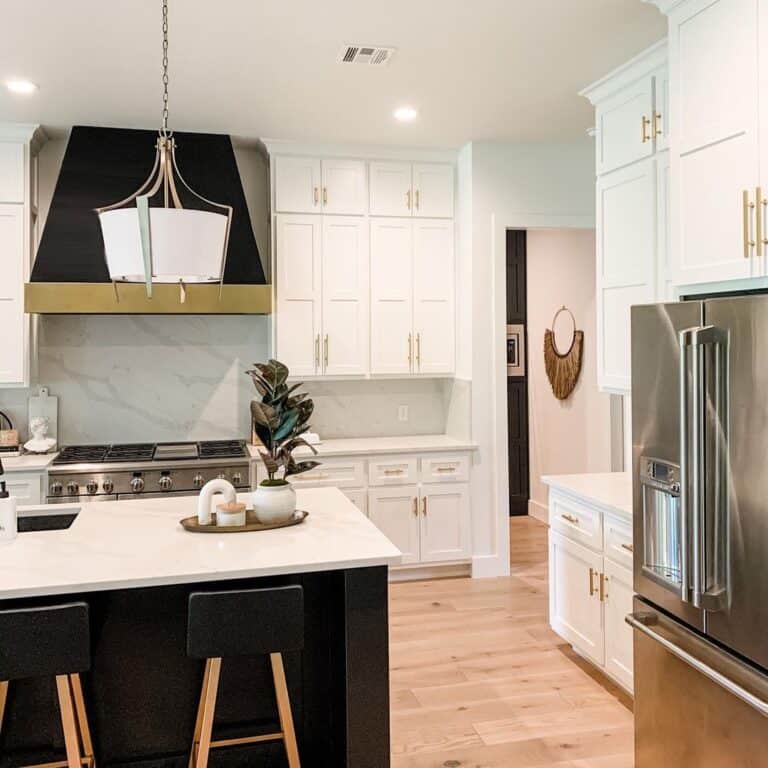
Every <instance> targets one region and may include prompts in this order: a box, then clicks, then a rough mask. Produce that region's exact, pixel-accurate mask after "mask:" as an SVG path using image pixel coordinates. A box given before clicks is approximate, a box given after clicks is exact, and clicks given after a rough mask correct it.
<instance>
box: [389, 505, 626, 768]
mask: <svg viewBox="0 0 768 768" xmlns="http://www.w3.org/2000/svg"><path fill="white" fill-rule="evenodd" d="M510 536H511V544H512V547H511V549H512V554H511V559H512V575H511V576H510V577H509V578H499V579H481V580H471V579H446V580H438V581H420V582H409V583H403V584H393V585H392V586H391V591H390V597H391V600H390V611H391V613H390V627H391V629H390V640H391V670H392V671H391V686H392V768H534V767H542V768H543V767H544V766H553V768H632V766H633V756H632V749H633V728H632V711H631V699H630V698H629V697H628V696H627V695H626V694H625V693H623V692H622V691H621V690H620V689H619V688H618V687H617V686H615V685H613V684H612V683H611V682H610V681H609V680H608V679H607V678H605V677H603V676H602V675H600V674H599V673H598V672H597V671H596V670H595V669H594V668H593V667H592V666H590V665H588V664H587V663H586V662H583V661H582V660H581V659H580V658H579V657H578V656H576V654H574V652H573V651H572V650H571V648H570V646H569V645H567V644H565V643H564V642H563V641H562V640H561V639H560V638H559V637H558V636H557V635H555V634H554V633H553V632H552V630H551V629H550V628H549V625H548V623H547V526H546V525H544V524H542V523H540V522H539V521H537V520H535V519H533V518H530V517H516V518H511V519H510Z"/></svg>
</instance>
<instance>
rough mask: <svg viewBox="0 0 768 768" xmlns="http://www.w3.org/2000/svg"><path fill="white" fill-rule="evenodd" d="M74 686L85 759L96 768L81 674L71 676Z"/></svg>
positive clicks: (90, 767) (70, 679) (89, 767)
mask: <svg viewBox="0 0 768 768" xmlns="http://www.w3.org/2000/svg"><path fill="white" fill-rule="evenodd" d="M69 683H70V685H71V686H72V697H73V698H74V700H75V714H76V715H77V726H78V730H79V731H80V742H81V743H82V745H83V752H84V753H85V754H84V755H83V757H84V758H86V759H87V760H88V768H96V758H95V757H94V756H93V741H92V740H91V728H90V726H89V724H88V715H87V713H86V711H85V699H84V698H83V684H82V681H81V680H80V675H79V674H74V675H70V676H69Z"/></svg>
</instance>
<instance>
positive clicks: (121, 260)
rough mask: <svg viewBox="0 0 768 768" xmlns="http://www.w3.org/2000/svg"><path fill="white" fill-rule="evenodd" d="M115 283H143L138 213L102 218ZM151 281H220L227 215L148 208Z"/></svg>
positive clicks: (117, 213)
mask: <svg viewBox="0 0 768 768" xmlns="http://www.w3.org/2000/svg"><path fill="white" fill-rule="evenodd" d="M99 221H100V222H101V233H102V235H103V237H104V250H105V253H106V257H107V268H108V269H109V276H110V278H111V279H112V280H117V281H126V282H131V283H143V282H145V280H146V276H145V274H144V257H143V255H142V251H141V233H140V229H139V213H138V210H137V209H136V208H121V209H117V210H113V211H105V212H103V213H100V214H99ZM149 229H150V242H151V245H152V282H155V283H178V282H179V281H183V282H185V283H217V282H219V280H221V277H222V271H223V269H224V244H225V242H226V237H227V217H226V216H225V215H223V214H220V213H212V212H210V211H195V210H190V209H188V208H150V209H149Z"/></svg>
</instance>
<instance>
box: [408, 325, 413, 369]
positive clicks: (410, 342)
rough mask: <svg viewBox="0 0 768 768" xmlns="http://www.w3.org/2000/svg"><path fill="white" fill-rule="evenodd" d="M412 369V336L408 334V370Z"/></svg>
mask: <svg viewBox="0 0 768 768" xmlns="http://www.w3.org/2000/svg"><path fill="white" fill-rule="evenodd" d="M412 367H413V334H412V333H409V334H408V368H409V369H410V368H412Z"/></svg>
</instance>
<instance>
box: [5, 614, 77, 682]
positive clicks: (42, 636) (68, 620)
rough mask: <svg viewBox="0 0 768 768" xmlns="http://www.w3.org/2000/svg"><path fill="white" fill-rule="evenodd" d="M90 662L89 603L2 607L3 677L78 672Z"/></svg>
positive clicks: (28, 676)
mask: <svg viewBox="0 0 768 768" xmlns="http://www.w3.org/2000/svg"><path fill="white" fill-rule="evenodd" d="M90 666H91V649H90V630H89V620H88V605H87V604H86V603H67V604H64V605H54V606H46V607H33V608H15V609H11V610H6V611H0V680H23V679H25V678H30V677H46V676H51V677H53V676H54V675H66V674H74V673H75V672H84V671H85V670H87V669H89V668H90Z"/></svg>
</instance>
